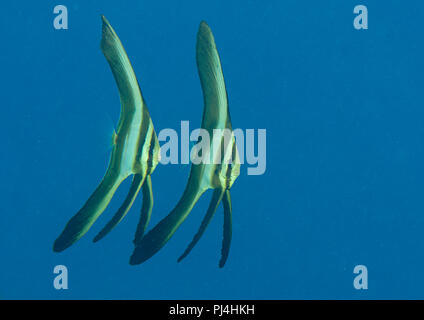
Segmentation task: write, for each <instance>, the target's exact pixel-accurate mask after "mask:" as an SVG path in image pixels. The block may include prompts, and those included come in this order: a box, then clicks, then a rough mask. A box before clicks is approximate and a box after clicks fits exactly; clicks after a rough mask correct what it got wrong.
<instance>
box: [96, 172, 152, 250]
mask: <svg viewBox="0 0 424 320" xmlns="http://www.w3.org/2000/svg"><path fill="white" fill-rule="evenodd" d="M143 182H144V176H143V175H142V174H135V175H134V176H133V181H132V183H131V187H130V190H129V192H128V195H127V197H126V198H125V200H124V202H123V203H122V205H121V207H120V208H119V209H118V211H117V212H116V213H115V215H114V216H113V217H112V219H111V220H110V221H109V222H108V223H107V224H106V225H105V227H104V228H103V229H102V230H101V231H100V232H99V233H98V234H97V235H96V236H95V237H94V239H93V242H97V241H99V240H100V239H102V238H103V237H105V236H106V235H107V234H108V233H109V232H110V231H112V229H113V228H115V227H116V226H117V225H118V223H120V222H121V221H122V219H124V217H125V215H126V214H127V213H128V210H130V209H131V206H132V205H133V203H134V200H135V198H137V195H138V192H139V191H140V188H141V186H142V185H143Z"/></svg>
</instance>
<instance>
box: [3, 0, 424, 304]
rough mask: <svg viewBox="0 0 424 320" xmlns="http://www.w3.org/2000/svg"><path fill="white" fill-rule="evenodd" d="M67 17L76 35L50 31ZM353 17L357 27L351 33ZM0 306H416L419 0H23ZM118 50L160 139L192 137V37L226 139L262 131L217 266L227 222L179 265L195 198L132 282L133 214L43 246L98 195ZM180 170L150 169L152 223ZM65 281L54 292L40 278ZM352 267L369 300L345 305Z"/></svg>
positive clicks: (6, 162)
mask: <svg viewBox="0 0 424 320" xmlns="http://www.w3.org/2000/svg"><path fill="white" fill-rule="evenodd" d="M57 4H63V5H66V6H67V8H68V15H69V29H68V30H55V29H54V28H53V19H54V14H53V8H54V6H55V5H57ZM358 4H365V5H367V6H368V10H369V29H368V30H361V31H358V30H355V29H354V28H353V19H354V14H353V8H354V6H355V5H358ZM0 9H1V10H0V29H1V30H2V32H1V44H0V60H1V78H0V79H1V80H0V81H1V88H0V101H1V124H2V127H1V128H2V132H3V136H2V137H3V139H2V141H3V143H2V147H1V157H0V177H1V183H0V199H1V206H0V207H1V209H0V211H1V212H0V252H1V255H0V257H1V258H0V298H6V299H16V298H18V299H21V298H25V299H71V298H72V299H94V298H95V299H327V298H333V299H344V298H348V299H376V298H380V299H385V298H388V299H391V298H424V294H423V289H422V288H423V286H424V273H423V272H422V270H423V268H424V250H423V249H424V239H423V238H424V237H423V230H424V214H423V213H424V201H423V192H424V165H423V163H424V140H423V135H424V100H423V87H424V85H423V81H422V79H423V71H424V70H423V67H424V65H423V56H424V46H423V39H422V30H423V28H422V22H423V12H424V3H423V2H422V1H408V2H405V1H400V0H399V1H387V2H386V1H371V0H370V1H350V0H345V1H340V0H331V1H330V0H322V1H299V0H286V1H266V2H264V1H194V0H193V1H64V2H54V1H43V3H42V4H40V3H38V2H37V3H35V2H29V1H24V2H23V1H20V2H16V3H15V2H12V1H9V2H6V1H3V2H2V3H1V5H0ZM100 14H104V15H105V16H106V17H107V18H108V19H109V21H110V22H111V24H112V26H113V27H114V28H115V30H116V31H117V33H118V35H119V37H120V38H121V40H122V42H123V44H124V46H125V49H126V51H127V53H128V55H129V57H130V59H131V62H132V64H133V67H134V69H135V72H136V75H137V77H138V80H139V82H140V85H141V89H142V91H143V94H144V96H145V98H146V100H147V103H148V107H149V111H150V114H151V116H152V119H153V121H154V124H155V128H156V130H157V132H159V131H160V130H161V129H163V128H174V129H176V130H179V128H180V121H181V120H189V121H190V125H191V128H192V129H195V128H197V127H199V126H200V121H201V115H202V108H203V103H202V93H201V88H200V83H199V80H198V76H197V70H196V63H195V41H196V33H197V28H198V25H199V22H200V21H201V20H206V21H207V22H208V23H209V25H210V26H211V28H212V30H213V32H214V35H215V38H216V42H217V46H218V49H219V52H220V55H221V60H222V66H223V69H224V74H225V78H226V84H227V90H228V95H229V102H230V111H231V116H232V122H233V126H234V127H235V128H243V129H247V128H255V129H258V128H264V129H267V170H266V172H265V174H264V175H261V176H248V175H247V173H246V170H247V166H244V167H242V169H241V175H240V177H239V179H238V180H237V181H236V182H235V184H234V186H233V188H232V198H233V224H234V225H233V242H232V247H231V252H230V256H229V260H228V262H227V265H226V266H225V268H223V269H219V268H218V267H217V264H218V260H219V254H220V245H221V239H222V209H220V210H219V212H218V213H217V215H216V216H215V218H214V219H213V221H212V223H211V225H210V226H209V227H208V229H207V232H206V233H205V235H204V237H203V238H202V240H201V241H200V242H199V244H198V245H197V246H196V248H195V249H194V250H193V252H192V253H191V254H190V255H189V256H188V257H187V259H186V260H184V261H183V262H182V263H177V262H176V259H177V257H178V256H179V255H180V254H181V253H182V251H183V250H184V249H185V247H186V245H187V244H188V242H189V241H190V240H191V238H192V236H193V234H194V233H195V232H196V230H197V228H198V225H199V224H200V221H201V219H202V218H203V215H204V213H205V211H206V208H207V205H208V202H209V195H208V196H205V197H204V198H202V200H201V201H200V202H199V203H198V205H197V206H196V207H195V209H194V210H193V211H192V213H191V214H190V216H189V218H188V219H187V220H186V222H184V224H183V225H182V226H181V227H180V229H179V230H178V232H177V233H176V234H175V235H174V237H173V238H172V239H171V241H170V242H169V243H168V244H167V245H166V246H165V247H164V248H163V250H161V251H160V252H159V253H158V254H157V255H156V256H154V257H153V258H152V259H150V260H149V261H147V262H146V263H144V264H142V265H139V266H135V267H134V266H130V265H129V264H128V260H129V257H130V254H131V252H132V249H133V245H132V242H131V241H132V239H133V235H134V231H135V227H136V224H137V222H138V218H139V210H140V206H141V197H140V198H138V199H137V201H136V203H135V205H134V207H133V209H132V210H131V211H130V212H129V214H128V215H127V217H126V218H125V220H124V221H123V222H121V224H120V225H119V226H118V227H117V228H116V229H115V230H113V232H111V234H110V235H108V236H107V237H106V238H105V239H104V240H102V241H101V242H99V243H96V244H93V243H92V242H91V239H92V238H93V237H94V235H95V234H97V232H98V231H99V230H100V229H101V228H102V227H103V225H104V223H106V222H107V221H108V219H109V217H110V216H111V214H113V213H114V210H116V209H117V208H118V207H119V205H120V204H121V202H122V201H123V199H124V197H125V195H126V190H127V188H128V186H129V184H128V183H124V184H123V185H122V188H120V189H119V190H118V193H117V194H116V196H115V197H114V199H113V201H112V203H111V205H110V208H109V209H108V210H107V211H106V212H105V213H104V214H103V215H102V216H101V218H100V219H99V220H98V221H97V223H96V224H95V225H94V226H93V227H92V229H91V230H90V231H89V233H87V234H86V235H85V236H84V237H83V238H82V239H81V240H80V241H79V242H77V243H76V244H75V245H74V246H72V247H71V248H69V249H68V250H66V251H65V252H63V253H60V254H57V253H53V251H52V245H53V241H54V240H55V238H56V237H57V236H58V235H59V233H60V232H61V231H62V229H63V227H64V225H65V224H66V222H67V221H68V220H69V218H70V217H71V216H72V215H73V214H75V212H76V211H77V210H78V209H79V208H80V207H81V206H82V204H83V203H84V202H85V200H86V199H87V198H88V196H89V195H90V194H91V192H92V191H93V190H94V188H95V186H96V185H97V184H98V182H99V181H100V179H101V177H102V176H103V173H104V172H105V169H106V167H107V163H108V159H109V151H110V150H109V149H108V144H109V141H110V137H111V133H112V130H113V125H114V123H116V121H117V119H118V117H119V110H120V106H119V97H118V91H117V89H116V85H115V82H114V79H113V77H112V74H111V72H110V70H109V67H108V65H107V63H106V60H105V59H104V57H103V55H102V53H101V51H100V48H99V42H100V37H101V20H100ZM189 169H190V168H189V166H188V165H172V166H171V165H168V166H165V165H159V166H158V167H157V169H156V171H155V172H154V174H153V176H152V179H153V189H154V196H155V206H154V211H153V218H152V222H151V226H152V225H154V224H155V223H156V222H157V221H159V220H160V219H161V218H162V217H164V216H165V215H166V214H167V213H168V212H169V211H170V210H171V209H172V208H173V206H174V205H175V204H176V202H177V200H178V199H179V197H180V196H181V194H182V192H183V189H184V187H185V183H186V180H187V178H188V173H189ZM58 264H63V265H66V266H67V267H68V270H69V289H68V290H59V291H58V290H55V289H54V287H53V279H54V276H55V275H54V274H53V268H54V266H55V265H58ZM358 264H364V265H366V266H367V267H368V272H369V289H368V290H367V291H364V290H362V291H357V290H355V289H354V288H353V278H354V274H353V268H354V266H355V265H358Z"/></svg>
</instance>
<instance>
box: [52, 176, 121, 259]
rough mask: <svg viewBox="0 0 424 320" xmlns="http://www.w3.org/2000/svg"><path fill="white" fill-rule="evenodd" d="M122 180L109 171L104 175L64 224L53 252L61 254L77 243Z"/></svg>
mask: <svg viewBox="0 0 424 320" xmlns="http://www.w3.org/2000/svg"><path fill="white" fill-rule="evenodd" d="M124 178H125V177H122V176H119V175H115V174H113V173H110V172H109V171H108V172H107V173H106V175H105V177H104V178H103V180H102V182H101V183H100V184H99V186H98V187H97V188H96V190H95V191H94V192H93V194H92V195H91V196H90V198H88V200H87V202H86V203H85V204H84V206H83V207H82V208H81V209H80V210H79V211H78V213H77V214H75V216H73V217H72V218H71V220H69V222H68V223H67V224H66V226H65V229H64V230H63V231H62V233H61V234H60V236H59V237H58V238H57V239H56V241H55V242H54V245H53V251H55V252H61V251H63V250H65V249H66V248H68V247H69V246H71V245H72V244H73V243H75V242H76V241H78V240H79V239H80V238H81V237H82V236H83V235H84V234H85V233H86V232H87V231H88V230H89V229H90V227H91V226H92V225H93V223H94V222H95V221H96V220H97V218H98V217H99V216H100V215H101V214H102V212H103V211H104V210H105V209H106V207H107V205H108V204H109V202H110V200H111V199H112V197H113V195H114V193H115V191H116V189H117V188H118V187H119V185H120V184H121V182H122V181H123V180H124Z"/></svg>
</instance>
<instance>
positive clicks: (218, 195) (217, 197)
mask: <svg viewBox="0 0 424 320" xmlns="http://www.w3.org/2000/svg"><path fill="white" fill-rule="evenodd" d="M223 195H224V190H222V189H215V190H214V192H213V195H212V199H211V202H210V204H209V208H208V211H207V212H206V215H205V217H204V218H203V221H202V223H201V225H200V228H199V230H198V231H197V233H196V234H195V235H194V238H193V240H192V241H191V242H190V244H189V245H188V247H187V249H186V250H185V251H184V253H183V254H182V255H181V257H179V258H178V262H180V261H181V260H183V259H184V258H185V257H186V256H187V255H188V254H189V253H190V251H191V250H192V249H193V248H194V246H195V245H196V243H197V242H198V241H199V240H200V238H201V237H202V235H203V233H204V232H205V230H206V228H207V226H208V225H209V222H210V221H211V220H212V217H213V216H214V214H215V211H216V209H217V208H218V206H219V203H220V202H221V200H222V196H223Z"/></svg>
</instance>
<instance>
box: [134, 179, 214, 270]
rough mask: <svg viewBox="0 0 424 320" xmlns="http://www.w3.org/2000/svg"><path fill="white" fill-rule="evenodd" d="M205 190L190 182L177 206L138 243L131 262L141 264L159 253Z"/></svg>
mask: <svg viewBox="0 0 424 320" xmlns="http://www.w3.org/2000/svg"><path fill="white" fill-rule="evenodd" d="M189 181H190V179H189ZM205 191H206V190H203V189H197V188H196V187H193V185H192V184H190V183H188V184H187V187H186V190H185V191H184V194H183V196H182V197H181V199H180V201H179V202H178V203H177V205H176V207H175V208H174V209H173V210H172V211H171V212H170V213H169V214H168V215H167V216H166V217H165V218H164V219H162V220H161V221H160V222H159V223H158V224H157V225H156V226H155V227H154V228H153V229H152V230H150V231H149V232H148V233H147V234H146V235H145V236H144V237H143V238H142V239H141V241H140V242H139V243H137V245H136V247H135V249H134V252H133V254H132V256H131V258H130V264H131V265H136V264H140V263H142V262H144V261H146V260H148V259H149V258H151V257H152V256H153V255H154V254H155V253H157V252H158V251H159V250H160V249H161V248H162V247H163V246H164V245H165V244H166V243H167V242H168V240H169V239H170V238H171V237H172V235H173V234H174V233H175V231H176V230H177V229H178V227H179V226H180V225H181V223H183V221H184V220H185V219H186V217H187V215H188V214H189V213H190V211H191V210H192V209H193V207H194V205H195V204H196V202H197V201H198V200H199V198H200V196H201V195H202V194H203V193H204V192H205Z"/></svg>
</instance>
